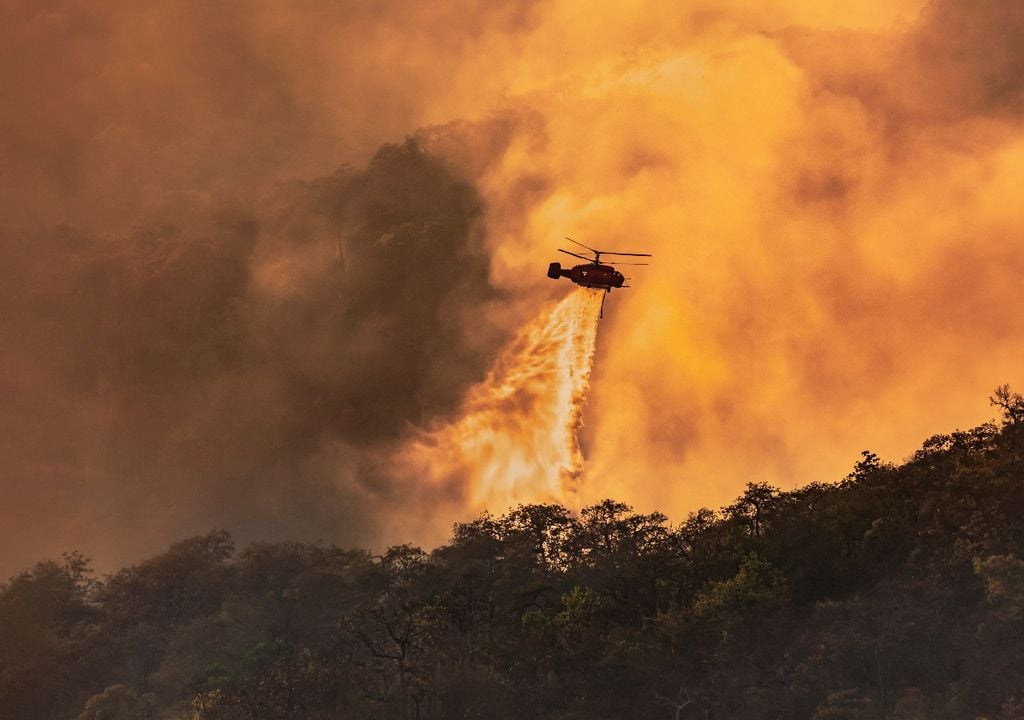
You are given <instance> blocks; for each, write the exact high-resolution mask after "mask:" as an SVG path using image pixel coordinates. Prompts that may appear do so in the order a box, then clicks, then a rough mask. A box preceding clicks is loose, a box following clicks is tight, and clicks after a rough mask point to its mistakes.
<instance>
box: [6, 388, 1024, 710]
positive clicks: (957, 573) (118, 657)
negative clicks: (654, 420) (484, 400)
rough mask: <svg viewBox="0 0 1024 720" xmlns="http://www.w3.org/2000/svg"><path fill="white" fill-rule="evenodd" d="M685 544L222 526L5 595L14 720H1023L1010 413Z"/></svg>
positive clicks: (1013, 399)
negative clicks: (313, 535)
mask: <svg viewBox="0 0 1024 720" xmlns="http://www.w3.org/2000/svg"><path fill="white" fill-rule="evenodd" d="M993 403H994V404H995V405H997V406H998V407H999V408H1000V410H1001V412H1002V414H1003V417H1002V421H1001V423H1000V424H998V425H996V424H985V425H981V426H979V427H977V428H974V429H972V430H968V431H958V432H954V433H952V434H950V435H939V436H935V437H933V438H930V439H929V440H927V441H926V442H925V443H924V445H923V446H922V448H921V449H920V450H918V451H917V452H916V453H914V455H913V456H912V457H910V458H909V459H908V460H907V461H906V462H905V463H904V464H902V465H900V466H894V465H889V464H886V463H883V462H880V460H879V458H878V457H876V456H875V455H873V454H871V453H867V452H866V453H864V455H863V459H862V460H861V461H860V462H858V463H857V465H856V466H855V468H854V470H853V472H852V473H851V474H850V475H849V476H848V477H847V478H846V479H845V480H843V481H842V482H839V483H837V484H815V485H810V486H807V487H804V488H801V489H798V490H794V491H792V492H780V491H779V490H777V489H776V488H773V487H770V486H768V485H764V484H751V485H748V487H747V490H746V492H744V493H743V495H742V496H741V497H739V498H738V499H737V500H736V502H734V503H733V504H731V505H729V506H727V507H724V508H722V509H721V510H719V511H712V510H701V511H699V512H696V513H693V514H692V515H690V516H689V517H688V518H687V519H686V520H685V521H684V522H683V523H681V524H680V525H678V526H675V525H671V524H670V523H669V522H668V520H667V518H665V517H664V516H663V515H661V514H658V513H653V514H646V515H645V514H638V513H635V512H633V511H632V509H631V508H629V507H628V506H626V505H623V504H621V503H617V502H613V501H611V500H606V501H604V502H602V503H600V504H598V505H594V506H591V507H588V508H586V509H584V510H583V511H581V512H580V513H579V515H578V516H577V515H573V514H571V513H570V512H569V511H567V510H566V509H565V508H562V507H559V506H557V505H530V506H521V507H519V508H516V509H515V510H513V511H511V512H509V513H508V514H506V515H504V516H502V517H492V516H484V517H481V518H479V519H477V520H475V521H473V522H470V523H466V524H460V525H457V526H456V527H455V528H454V532H453V535H452V538H451V540H450V541H449V542H448V543H447V544H446V545H444V546H443V547H440V548H438V549H437V550H434V551H433V552H430V553H425V552H423V551H421V550H419V549H417V548H414V547H410V546H400V547H394V548H391V549H390V550H388V551H387V552H386V553H385V554H384V555H383V556H372V555H370V554H369V553H367V552H364V551H359V550H345V549H341V548H337V547H330V546H323V545H309V544H298V543H277V544H256V545H252V546H249V547H246V548H244V549H236V548H235V546H234V544H233V543H232V540H231V538H230V537H229V535H228V534H227V533H224V532H212V533H210V534H208V535H205V536H202V537H195V538H191V539H188V540H185V541H183V542H180V543H177V544H175V545H173V546H171V547H170V548H169V549H168V550H167V551H166V552H165V553H163V554H162V555H159V556H157V557H154V558H152V559H150V560H147V561H145V562H143V563H141V564H139V565H136V566H132V567H128V568H125V569H123V570H121V571H119V572H117V573H115V574H113V575H111V576H109V577H106V578H103V579H98V578H96V577H94V576H93V574H92V573H91V572H90V569H89V562H88V560H87V559H86V558H84V557H82V556H81V555H78V554H75V553H72V554H68V555H65V556H64V558H63V559H62V560H61V561H51V562H43V563H40V564H38V565H36V566H35V567H34V568H32V569H31V570H28V571H26V572H23V573H21V574H19V575H17V576H15V577H13V578H11V579H10V581H9V582H8V583H7V584H5V585H4V586H2V588H0V718H3V719H4V720H50V719H52V720H61V719H68V720H74V719H75V718H81V719H82V720H137V719H141V718H153V719H157V718H159V719H164V720H169V719H171V718H175V719H177V718H182V719H184V718H188V719H190V720H243V719H245V720H269V719H276V718H281V719H288V720H291V719H293V718H294V719H300V718H301V719H303V720H328V719H331V720H333V719H335V718H389V719H390V718H394V719H396V720H413V719H419V720H427V719H428V718H481V719H483V718H488V719H490V718H493V719H496V720H502V719H510V720H511V719H516V720H520V719H525V718H544V719H551V720H555V719H559V720H569V719H578V720H593V719H596V718H637V719H640V718H643V719H647V718H651V719H655V718H657V719H659V720H676V719H682V718H699V719H700V720H746V719H749V720H754V719H757V720H761V719H763V720H768V719H770V718H786V719H790V718H795V719H801V718H808V719H813V720H840V719H843V720H854V719H861V718H864V719H869V718H870V719H874V718H885V719H900V720H911V719H915V720H924V719H927V720H945V719H947V718H948V719H949V720H953V719H954V718H955V719H957V720H962V719H964V718H969V719H970V718H988V719H989V720H1021V719H1022V718H1024V399H1022V398H1021V396H1020V395H1019V394H1016V393H1012V392H1010V390H1009V389H1008V388H1006V387H1003V388H1000V389H999V390H997V391H996V395H995V397H994V398H993Z"/></svg>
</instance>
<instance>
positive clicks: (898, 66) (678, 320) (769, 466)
mask: <svg viewBox="0 0 1024 720" xmlns="http://www.w3.org/2000/svg"><path fill="white" fill-rule="evenodd" d="M845 5H846V6H847V7H845V8H841V9H835V8H834V7H831V4H827V3H820V2H812V1H811V0H774V1H771V2H756V3H755V2H745V1H741V0H726V1H717V2H701V1H697V2H687V3H680V2H678V1H677V0H673V1H672V2H653V3H652V2H645V3H635V4H633V3H615V2H611V3H602V4H601V5H600V10H598V9H596V6H594V4H593V3H584V2H580V0H554V1H552V2H545V3H536V4H530V3H523V2H518V1H517V2H505V3H503V2H494V1H493V0H487V1H484V0H480V1H479V2H473V1H469V0H466V1H458V2H449V3H445V4H443V7H442V6H440V5H438V4H435V3H408V2H398V1H397V0H396V1H394V2H388V1H375V2H354V1H353V2H336V1H334V0H330V1H329V0H322V1H321V0H300V1H297V2H294V3H290V4H285V3H277V2H256V1H255V0H253V1H250V2H236V3H201V2H196V3H180V2H169V1H168V2H163V1H160V0H157V1H155V2H147V3H133V2H127V1H123V2H110V1H107V2H103V1H98V2H91V3H80V2H71V1H70V0H69V1H67V2H46V1H45V0H44V1H42V2H40V1H39V0H32V1H29V0H3V1H0V97H2V98H3V102H2V103H0V348H2V351H0V398H3V404H2V405H0V548H2V550H0V576H4V575H8V574H9V573H11V572H13V571H14V570H16V569H18V568H21V567H24V566H25V565H26V564H28V563H30V562H32V561H34V560H36V559H40V558H42V557H49V556H53V555H55V554H56V553H59V552H60V551H62V550H67V549H80V550H83V551H85V552H87V553H90V554H93V555H95V556H96V557H97V558H98V560H100V563H99V564H100V565H101V566H103V567H110V566H112V565H114V564H117V563H122V562H126V561H131V560H134V559H137V558H139V557H141V556H143V555H144V554H146V553H149V552H153V551H156V550H158V549H160V548H161V547H162V546H164V545H165V544H166V543H167V542H169V541H170V540H172V539H175V538H179V537H181V536H183V535H187V534H190V533H195V532H202V531H206V530H208V529H210V528H212V527H227V528H228V529H231V530H233V531H234V532H236V533H237V534H238V535H239V536H240V537H241V538H243V539H253V538H269V539H279V538H300V539H316V538H322V539H324V540H327V541H336V542H342V543H380V542H386V541H398V540H401V539H405V538H402V537H400V535H401V533H402V529H403V527H407V528H408V529H409V534H410V536H413V537H411V539H416V538H415V537H414V536H415V534H416V528H418V527H420V525H421V524H422V519H423V517H424V516H425V515H427V516H429V515H430V514H431V512H432V508H433V507H435V501H437V502H440V498H438V497H432V496H431V492H432V491H425V490H423V488H421V487H419V486H418V485H417V483H416V480H415V478H409V477H404V476H403V477H395V476H394V473H393V472H392V471H391V468H389V463H388V458H390V457H392V454H393V453H394V452H396V451H399V450H400V449H401V448H402V447H403V446H404V445H405V444H406V442H407V440H408V438H409V437H410V436H411V435H412V434H413V433H415V432H416V431H417V430H418V429H420V428H424V427H429V426H432V425H434V424H436V423H438V422H444V421H447V420H450V419H452V418H454V417H455V416H456V415H457V413H458V407H459V401H460V398H461V397H462V396H463V394H464V393H465V392H466V391H467V389H468V388H469V387H471V386H472V384H473V383H475V382H477V381H479V380H480V379H481V378H482V377H483V376H484V373H485V372H486V370H487V368H488V366H489V365H490V363H491V361H492V360H493V359H494V358H495V357H496V355H497V353H498V350H499V348H500V347H501V345H502V343H503V342H504V341H505V340H506V339H507V338H508V337H511V336H512V335H513V334H514V332H515V331H516V329H517V328H518V327H520V326H521V325H522V324H523V323H525V322H527V321H528V320H529V319H530V318H531V317H533V316H534V315H535V314H536V313H537V311H538V308H540V307H542V306H543V305H544V304H545V303H546V302H549V301H551V300H552V299H553V298H556V297H560V296H561V295H562V294H564V293H565V292H567V291H568V283H567V281H564V280H563V281H560V282H559V283H555V282H552V281H550V280H548V279H547V278H546V277H545V275H544V272H545V269H546V265H547V263H548V262H550V261H551V260H554V259H558V258H556V257H555V253H554V248H556V247H557V246H558V243H559V239H560V238H561V237H562V236H563V235H572V236H573V237H577V238H578V239H582V240H583V241H584V242H587V243H588V244H591V245H595V246H598V247H607V248H609V249H623V250H640V251H648V252H652V253H654V254H655V256H656V257H655V263H654V264H653V265H652V266H651V267H649V268H644V269H638V270H637V271H636V272H634V273H630V274H632V275H633V276H634V278H635V279H634V282H633V285H634V287H633V289H631V290H627V291H624V292H621V293H620V292H618V291H617V292H615V293H613V294H612V296H611V298H610V301H609V306H608V312H607V313H606V317H605V319H604V320H603V321H602V325H601V328H600V335H599V337H598V341H597V342H598V347H597V357H596V365H595V369H594V376H593V387H592V390H591V396H590V403H589V405H588V407H587V410H586V413H585V423H586V426H585V430H584V435H583V446H584V452H585V455H586V457H587V466H586V471H585V474H584V477H583V479H582V480H581V483H580V493H581V497H582V498H583V499H597V498H600V497H603V496H606V495H613V496H615V497H617V498H619V499H622V500H625V501H628V502H631V503H634V504H635V505H637V506H638V507H639V508H641V509H644V510H647V509H652V508H655V507H657V508H659V509H662V510H664V511H666V512H668V513H670V514H671V515H673V516H675V517H682V516H683V515H684V514H685V513H686V512H687V511H689V510H692V509H695V508H696V507H698V506H700V505H702V504H707V505H712V506H716V505H719V504H721V503H724V502H726V501H728V500H730V499H731V498H732V497H734V496H735V495H736V494H737V492H738V491H739V490H741V489H742V487H743V485H744V484H745V483H746V482H747V481H749V480H763V481H769V482H773V483H776V484H779V485H782V486H784V487H792V486H794V485H798V484H803V483H806V482H810V481H816V480H837V479H839V478H841V477H842V476H843V475H844V474H845V473H846V472H847V471H848V470H849V469H850V468H851V467H852V464H853V462H854V461H855V460H856V459H857V457H858V454H859V452H860V450H862V449H871V450H874V451H875V452H878V453H879V454H880V455H882V457H883V458H885V459H889V460H899V459H901V458H903V457H905V456H906V455H907V454H909V453H910V452H912V451H913V450H914V449H915V448H916V447H917V446H918V445H919V444H920V442H921V441H922V440H923V439H924V438H926V437H927V436H929V435H931V434H934V433H938V432H946V431H950V430H952V429H953V428H955V427H958V426H960V427H966V426H970V425H973V424H976V423H979V422H982V421H984V420H986V419H989V418H990V417H992V416H993V415H994V413H993V412H992V410H991V409H990V408H989V407H988V406H987V402H986V398H987V395H988V394H989V393H990V391H991V389H992V388H993V387H995V386H996V385H998V384H1002V383H1004V382H1009V383H1012V384H1015V385H1017V386H1018V387H1019V386H1021V385H1024V368H1022V366H1021V357H1022V350H1024V317H1022V314H1021V312H1020V307H1021V300H1022V295H1024V291H1022V290H1021V282H1020V277H1021V272H1022V270H1024V219H1022V218H1021V214H1020V210H1019V207H1020V192H1021V190H1022V188H1024V117H1022V113H1024V6H1021V5H1020V3H1017V2H1013V1H1012V0H999V1H997V0H933V1H932V2H921V1H919V0H902V1H900V2H893V1H892V0H884V1H882V0H877V1H874V0H865V1H862V2H857V3H846V4H845ZM410 137H411V138H413V139H412V140H407V138H410ZM453 493H454V495H453ZM459 498H460V495H459V492H458V490H457V489H456V490H452V489H451V488H447V489H446V490H445V498H444V506H445V507H447V508H451V507H453V506H455V507H457V506H458V502H459ZM496 510H498V511H500V510H501V508H496ZM446 512H447V511H446ZM456 515H457V513H456ZM432 519H433V520H434V521H436V518H432ZM451 519H456V518H455V517H454V516H453V517H452V518H451ZM385 527H386V528H388V530H387V532H386V533H383V534H382V531H381V528H385Z"/></svg>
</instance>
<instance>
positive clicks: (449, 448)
mask: <svg viewBox="0 0 1024 720" xmlns="http://www.w3.org/2000/svg"><path fill="white" fill-rule="evenodd" d="M603 294H604V293H603V291H601V290H590V289H584V288H577V289H575V290H574V291H573V292H572V293H571V294H569V295H568V296H566V297H565V299H563V300H562V301H561V302H559V303H557V304H555V305H552V306H549V307H546V308H544V309H543V310H542V311H541V312H540V313H539V314H538V315H537V317H535V318H534V319H533V320H532V321H531V322H529V323H527V324H526V326H525V327H523V329H522V330H521V331H520V332H519V334H518V335H517V336H516V337H515V339H514V340H513V341H512V342H511V343H510V344H509V345H508V346H507V347H506V348H505V349H504V350H503V351H502V352H501V353H500V355H499V356H498V358H497V360H496V361H495V363H494V366H493V367H492V369H491V371H490V372H489V373H488V375H487V377H486V379H485V380H484V381H483V382H481V383H479V384H478V385H476V386H474V387H473V388H471V389H470V391H469V393H468V394H467V396H466V400H465V403H464V406H463V408H462V413H461V417H460V418H459V419H458V420H457V421H456V422H454V423H452V424H450V425H447V426H444V427H440V428H436V429H434V430H433V431H431V432H429V433H426V434H424V435H423V436H422V437H420V438H419V439H418V440H417V441H415V442H414V443H413V444H412V445H411V446H410V447H409V448H407V449H406V450H405V451H404V452H403V456H402V457H401V458H400V459H399V462H400V464H401V465H403V466H404V467H406V468H408V470H409V471H411V472H413V473H415V474H416V475H417V476H418V477H425V478H429V480H430V481H431V482H433V483H435V484H448V483H455V484H457V485H461V488H462V489H461V493H462V496H463V503H464V505H463V510H464V511H479V510H484V509H488V508H490V509H495V510H499V509H504V508H506V507H508V506H510V505H514V504H516V503H530V502H562V503H569V504H572V498H573V497H574V495H575V493H576V490H577V483H578V481H579V478H580V474H581V472H582V470H583V454H582V452H581V451H580V443H579V438H578V431H579V429H580V427H581V425H582V419H583V406H584V403H585V401H586V399H587V392H588V390H589V388H590V371H591V368H592V366H593V361H594V350H595V348H596V345H597V324H598V315H599V313H600V310H601V301H602V295H603Z"/></svg>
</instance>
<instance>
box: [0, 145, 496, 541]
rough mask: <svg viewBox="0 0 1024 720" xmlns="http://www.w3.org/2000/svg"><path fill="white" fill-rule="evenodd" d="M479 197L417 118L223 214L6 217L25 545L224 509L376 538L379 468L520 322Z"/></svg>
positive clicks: (267, 528)
mask: <svg viewBox="0 0 1024 720" xmlns="http://www.w3.org/2000/svg"><path fill="white" fill-rule="evenodd" d="M481 212H482V210H481V206H480V201H479V198H478V197H477V194H476V192H475V191H474V190H473V188H472V186H471V185H469V184H467V183H465V182H463V181H462V180H460V179H458V178H457V177H455V176H454V175H453V174H452V173H451V171H450V170H449V169H447V168H446V167H445V166H444V165H443V164H442V163H440V162H439V161H438V160H437V159H435V158H433V157H432V156H430V155H429V154H427V153H426V152H424V151H423V150H422V148H421V147H420V146H419V145H418V144H417V143H415V142H413V141H410V142H407V143H405V144H404V145H401V146H385V147H384V148H382V149H381V150H380V151H379V152H378V153H377V154H376V155H375V156H374V157H373V159H372V160H371V161H370V163H369V165H368V166H367V168H366V169H365V170H362V171H346V172H341V173H339V174H337V175H334V176H329V177H324V178H321V179H319V180H316V181H313V182H310V183H300V182H292V183H287V184H283V185H280V186H278V187H276V188H274V190H273V191H272V192H271V193H270V194H269V195H267V196H265V197H264V198H262V202H261V208H260V209H259V210H258V211H257V212H254V213H253V214H251V215H244V216H236V217H231V216H225V217H222V218H219V219H217V220H216V221H213V222H211V223H210V224H208V225H207V224H203V225H200V226H199V227H196V226H195V225H190V226H187V227H176V226H156V227H146V228H140V229H139V230H137V231H136V232H135V234H134V235H133V236H132V237H130V238H126V239H116V240H115V239H109V238H104V237H98V236H93V235H90V234H88V233H86V232H84V231H82V230H78V229H75V228H70V227H59V228H57V229H55V230H51V231H48V232H45V233H39V234H14V233H10V234H7V235H5V236H4V243H3V247H4V248H5V252H4V253H3V258H2V260H3V262H2V267H3V286H4V287H5V289H6V291H5V292H4V294H3V296H2V298H0V302H2V305H3V310H2V313H0V316H2V317H3V320H2V321H0V326H2V331H3V336H4V340H5V347H6V348H7V351H6V352H5V355H4V361H3V365H4V367H3V385H4V391H5V392H4V394H5V397H7V398H9V399H10V401H11V404H10V405H9V406H8V407H9V410H8V412H6V413H5V414H4V424H3V438H4V441H5V442H4V447H3V451H4V453H3V457H4V458H5V468H4V469H5V474H7V477H8V478H9V480H8V482H7V483H5V490H6V508H7V509H6V511H5V512H6V513H11V514H12V515H13V518H14V519H15V520H16V521H17V520H18V519H19V518H23V520H22V522H23V523H24V524H21V523H18V522H15V523H11V524H6V523H5V524H4V531H3V532H4V535H5V537H4V538H3V542H4V544H5V546H6V547H8V548H11V553H12V556H13V557H15V558H16V557H17V552H18V550H19V549H20V548H22V547H25V546H27V547H29V548H30V549H33V548H35V547H36V546H37V545H38V544H41V543H44V542H45V540H43V539H42V537H41V536H44V535H55V536H56V542H57V543H60V547H67V546H68V545H70V544H72V543H76V544H77V543H80V542H85V543H92V544H96V545H99V548H100V549H101V550H102V551H103V553H105V554H107V555H108V556H111V555H112V556H114V557H115V558H116V559H122V558H123V557H125V555H128V554H127V553H123V552H120V551H118V549H117V548H116V547H114V546H116V545H118V544H119V543H121V542H123V540H124V539H125V538H126V537H131V538H134V540H135V542H137V543H140V544H143V545H150V544H152V545H156V544H157V543H162V542H164V541H166V538H167V537H169V536H170V537H173V536H176V535H179V534H183V533H188V532H200V531H202V530H203V529H204V528H208V527H210V526H220V525H227V526H229V527H231V528H232V529H234V530H235V531H236V532H238V533H239V534H240V535H242V536H243V537H289V536H299V537H306V538H309V539H315V538H317V537H320V538H325V539H331V540H338V541H343V542H349V543H355V542H369V541H371V540H372V539H373V538H374V537H375V528H376V524H375V517H376V515H377V513H378V512H379V511H380V510H381V509H382V508H388V509H389V510H392V511H393V510H395V509H396V508H398V507H399V506H400V505H401V502H400V497H401V493H400V488H399V486H398V485H397V484H396V482H395V481H393V480H392V479H390V478H387V477H381V476H378V475H375V474H374V473H372V472H369V471H368V470H367V467H372V465H373V462H372V461H373V458H374V457H375V456H376V454H378V453H383V452H386V448H388V447H390V446H391V444H393V443H395V442H396V441H397V440H398V439H399V438H401V437H403V436H404V435H405V434H407V433H408V432H409V430H410V428H412V427H413V426H414V425H415V424H419V423H426V422H429V421H431V420H432V419H434V418H441V417H446V416H447V415H448V414H450V413H451V412H452V410H454V409H455V408H456V407H457V405H458V402H459V401H460V399H461V391H462V388H463V387H465V386H467V385H468V384H469V383H471V382H473V381H475V380H478V379H479V378H480V377H482V375H483V371H484V369H485V368H486V365H487V362H488V360H489V358H490V357H491V355H492V354H493V352H494V348H495V347H496V346H497V344H498V343H499V342H500V341H501V338H502V334H501V332H500V331H499V330H498V329H497V328H495V327H493V326H492V325H491V324H490V323H488V322H487V320H486V308H487V307H488V305H489V304H490V303H492V302H495V301H496V300H497V297H498V296H497V294H496V293H495V291H494V290H493V289H492V288H491V286H490V284H489V283H488V262H487V255H486V252H485V250H484V248H483V246H482V235H481V231H480V227H479V219H480V215H481ZM29 521H31V524H29ZM33 528H35V529H33ZM156 546H158V545H156ZM57 549H59V548H57ZM90 549H93V548H90ZM55 550H56V549H55ZM22 552H24V550H22ZM128 556H129V557H130V555H128Z"/></svg>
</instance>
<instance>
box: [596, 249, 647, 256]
mask: <svg viewBox="0 0 1024 720" xmlns="http://www.w3.org/2000/svg"><path fill="white" fill-rule="evenodd" d="M594 252H599V253H601V254H602V255H632V256H633V257H654V256H653V255H651V254H650V253H620V252H611V251H610V250H595V251H594Z"/></svg>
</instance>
